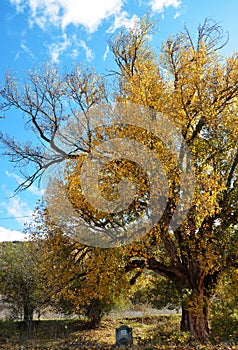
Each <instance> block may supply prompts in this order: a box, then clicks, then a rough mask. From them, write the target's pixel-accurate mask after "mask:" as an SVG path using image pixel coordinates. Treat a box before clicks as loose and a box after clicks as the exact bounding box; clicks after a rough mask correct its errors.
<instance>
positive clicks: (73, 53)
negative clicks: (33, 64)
mask: <svg viewBox="0 0 238 350" xmlns="http://www.w3.org/2000/svg"><path fill="white" fill-rule="evenodd" d="M80 48H81V50H80ZM82 49H83V51H84V53H85V56H86V58H87V61H88V62H91V61H92V60H93V59H94V53H93V51H92V50H91V49H90V47H89V46H88V45H87V43H86V42H85V41H84V40H82V39H80V40H78V38H77V37H76V35H72V36H70V37H69V36H67V34H66V33H64V34H63V35H62V36H61V37H59V38H58V41H57V42H56V41H55V42H54V43H53V44H51V45H49V54H50V58H51V61H52V62H53V63H59V61H60V57H61V56H62V55H64V54H66V55H67V56H70V57H72V58H73V59H76V58H77V57H78V56H79V55H80V51H81V52H82Z"/></svg>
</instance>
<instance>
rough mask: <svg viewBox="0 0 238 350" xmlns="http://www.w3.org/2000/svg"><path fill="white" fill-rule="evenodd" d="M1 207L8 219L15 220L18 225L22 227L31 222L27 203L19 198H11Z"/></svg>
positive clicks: (30, 213)
mask: <svg viewBox="0 0 238 350" xmlns="http://www.w3.org/2000/svg"><path fill="white" fill-rule="evenodd" d="M1 205H2V206H3V207H5V210H6V212H7V214H8V215H9V217H13V218H15V220H16V221H17V222H18V223H19V224H20V225H22V226H23V225H24V224H25V223H29V222H31V221H32V214H33V211H32V210H31V209H29V207H28V203H27V202H26V201H22V200H21V199H20V198H19V197H11V198H9V201H8V203H2V204H1Z"/></svg>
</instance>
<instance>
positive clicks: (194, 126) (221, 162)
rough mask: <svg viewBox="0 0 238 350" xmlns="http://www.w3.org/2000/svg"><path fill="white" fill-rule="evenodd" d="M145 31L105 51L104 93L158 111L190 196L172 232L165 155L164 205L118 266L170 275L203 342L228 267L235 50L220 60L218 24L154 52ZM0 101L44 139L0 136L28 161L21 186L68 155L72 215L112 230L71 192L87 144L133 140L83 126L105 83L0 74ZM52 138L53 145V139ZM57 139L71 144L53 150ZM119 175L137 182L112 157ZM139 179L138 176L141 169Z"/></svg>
mask: <svg viewBox="0 0 238 350" xmlns="http://www.w3.org/2000/svg"><path fill="white" fill-rule="evenodd" d="M150 31H151V24H150V23H149V21H148V20H147V19H143V20H142V21H141V22H139V23H137V24H136V25H135V27H134V28H133V29H131V30H130V31H129V32H128V31H124V30H123V31H121V32H120V34H119V35H118V36H116V37H114V38H112V40H111V42H110V47H111V50H112V52H113V54H114V57H115V62H116V63H117V65H118V69H119V70H118V71H117V72H114V73H115V82H117V83H118V84H117V85H116V86H117V89H115V94H114V95H113V97H114V99H115V100H116V101H120V102H131V103H134V104H136V105H143V106H145V107H149V108H150V110H151V111H152V113H151V118H154V117H155V112H158V113H163V114H165V115H166V116H167V117H168V118H169V120H171V121H172V122H173V123H174V124H175V125H176V127H177V128H178V129H179V130H180V132H181V134H182V135H183V137H184V139H185V141H186V144H187V145H188V147H189V149H190V151H191V155H192V158H193V163H194V168H195V177H196V181H195V183H194V186H195V192H194V198H193V202H192V204H191V207H190V210H189V212H188V214H187V217H186V219H185V220H184V222H183V223H182V224H181V225H180V226H179V227H177V228H175V229H174V230H173V229H171V227H170V220H171V218H172V216H173V213H174V211H175V208H176V203H177V199H178V196H179V194H180V193H179V192H180V186H179V181H177V177H178V176H179V172H177V173H176V175H175V176H174V180H175V181H173V178H172V177H171V171H172V169H173V165H174V164H173V161H174V160H173V161H171V159H170V157H169V156H168V154H167V153H164V159H163V161H164V162H165V163H166V161H167V163H168V164H167V165H168V169H169V172H170V175H169V182H170V191H169V197H168V200H167V205H166V208H165V210H164V213H163V215H162V217H161V219H160V221H159V222H158V224H157V225H155V226H154V228H153V229H152V230H151V231H150V232H149V233H148V232H145V235H144V237H143V238H142V239H140V240H139V241H137V242H135V243H133V244H131V245H130V246H128V247H127V248H126V249H125V254H126V255H127V264H126V266H125V268H126V270H127V271H132V270H135V271H136V272H135V278H136V276H138V275H139V274H140V273H141V272H142V271H143V269H146V268H147V269H151V270H153V271H156V272H158V273H159V274H162V275H164V276H166V277H168V278H170V279H172V280H173V281H174V282H175V285H176V286H177V289H178V290H179V291H180V292H181V293H183V294H184V295H186V298H185V297H184V298H183V305H182V309H183V313H182V322H181V328H182V330H187V331H190V332H191V333H192V334H193V335H194V336H195V337H196V338H197V339H199V340H201V341H203V340H206V339H207V338H208V334H209V327H208V317H209V303H210V300H211V297H212V295H213V293H214V289H215V286H216V283H217V281H218V279H219V277H220V275H221V274H222V273H224V271H226V270H228V269H230V268H232V267H235V266H237V234H236V232H237V230H236V229H237V214H238V207H237V166H238V150H237V127H238V114H237V112H238V105H237V97H238V57H237V55H236V54H234V55H232V56H230V57H228V58H226V59H224V58H223V57H222V56H221V55H220V54H219V49H220V48H221V47H223V45H224V44H225V39H224V35H223V32H222V29H221V28H220V26H219V25H217V24H216V23H214V22H212V21H210V20H205V21H204V23H203V24H202V25H200V26H199V28H198V35H197V37H196V38H195V39H194V38H193V37H192V36H191V35H190V33H189V31H188V30H187V29H186V28H185V29H184V31H183V32H181V33H179V34H178V35H176V36H172V37H169V39H168V40H167V41H166V42H165V43H164V44H163V47H162V50H161V52H160V53H159V55H157V53H156V52H155V51H154V50H153V49H152V48H151V47H150V46H149V40H148V34H151V33H150ZM112 73H113V72H112ZM1 97H2V104H1V106H2V109H5V110H7V109H9V108H17V109H18V110H21V111H23V112H24V114H25V118H26V122H27V123H28V124H30V125H31V126H32V129H33V131H34V132H35V134H36V135H37V136H38V138H39V139H40V141H41V142H42V143H43V145H44V147H42V145H41V144H40V145H39V146H35V145H34V144H29V143H27V144H23V143H17V142H16V141H15V139H14V138H10V137H8V136H5V135H3V134H1V141H2V143H3V144H4V145H5V146H6V152H5V153H6V154H7V155H8V156H10V159H11V160H12V161H13V162H16V163H17V164H19V165H20V166H21V168H22V169H24V166H25V165H28V164H29V163H32V164H34V165H35V166H36V169H35V171H34V170H33V173H32V174H31V175H29V173H26V174H25V175H26V181H25V182H24V183H23V184H22V185H21V186H20V189H24V188H25V187H27V186H30V185H31V184H32V183H33V182H34V181H35V180H36V179H38V178H40V177H41V175H42V173H43V172H44V170H45V169H46V168H49V167H50V166H51V165H52V164H54V163H57V162H60V161H62V160H65V159H68V160H69V161H70V163H69V167H68V170H67V173H66V178H65V180H64V184H65V183H66V188H67V191H68V194H69V197H71V202H72V204H73V206H74V207H75V208H76V209H77V210H76V212H77V213H78V215H83V217H84V218H85V217H86V220H88V221H89V222H90V223H91V222H93V225H95V226H97V225H98V226H99V227H100V226H102V225H103V224H105V220H106V221H107V223H108V224H109V225H112V226H113V225H114V226H115V225H118V226H121V225H122V224H124V223H125V222H123V220H122V217H118V215H114V216H113V215H112V216H108V214H106V216H105V218H104V217H103V215H104V214H103V213H101V214H98V213H97V212H96V217H94V216H93V214H95V212H90V207H89V206H88V205H87V204H86V206H85V201H84V200H83V201H82V200H81V199H82V196H81V193H80V191H78V190H75V188H76V187H77V186H80V183H79V181H78V178H77V174H78V171H80V166H81V165H80V164H81V163H80V162H81V161H82V157H84V156H85V155H86V156H87V155H88V154H90V152H91V147H92V146H93V145H95V144H97V143H100V142H102V141H103V140H107V138H108V139H110V138H111V137H112V135H113V136H119V137H121V136H122V131H123V132H124V133H125V135H126V136H128V137H129V135H130V132H131V133H132V132H133V135H134V136H133V137H134V138H135V137H136V131H135V130H134V127H131V126H126V127H125V126H123V127H124V129H123V128H122V125H121V126H120V128H116V129H113V128H109V129H107V128H106V132H105V133H103V132H102V130H101V129H100V130H101V131H100V132H99V133H98V132H93V131H92V130H91V128H90V118H89V114H88V113H89V111H90V110H91V108H92V107H93V106H95V105H100V104H103V103H104V102H105V101H107V98H108V94H107V92H106V84H105V80H104V79H103V78H102V77H99V76H97V75H96V74H95V72H94V71H92V70H88V69H84V68H82V67H75V69H74V70H73V71H72V72H71V73H68V74H63V75H60V73H59V71H58V70H57V68H55V67H53V68H50V67H48V66H47V67H46V68H45V69H43V70H42V71H41V72H40V73H37V72H33V73H30V75H29V82H28V84H25V85H23V86H19V85H17V82H16V80H15V78H14V77H12V76H11V75H10V74H7V75H6V82H5V86H4V87H3V88H2V90H1ZM70 115H73V116H74V117H75V118H76V119H78V117H79V116H80V118H81V124H82V125H83V126H84V127H85V132H84V133H83V136H82V137H77V135H76V136H75V135H73V134H74V132H73V130H75V128H74V127H73V126H72V125H68V126H67V128H68V129H64V130H68V132H67V133H66V132H61V131H62V129H61V128H62V126H63V125H64V124H65V123H66V122H67V120H69V118H70ZM122 129H123V130H122ZM142 131H143V130H141V129H140V130H138V132H137V135H138V139H139V142H140V143H144V144H145V145H146V146H147V147H151V149H153V151H154V152H155V151H156V150H157V151H158V153H160V156H162V157H163V152H162V150H161V143H160V142H159V140H158V138H156V137H153V135H151V134H150V133H146V132H142ZM59 135H60V137H61V143H60V144H59V143H57V142H56V141H57V140H56V136H57V138H58V137H59ZM150 137H151V142H150V141H149V138H150ZM63 144H64V145H67V146H69V145H70V148H67V147H62V145H63ZM49 146H50V147H51V149H53V150H54V157H52V154H49V153H47V152H45V150H46V149H47V147H49ZM69 149H70V151H68V150H69ZM123 164H124V167H123ZM128 164H129V170H128V171H127V170H125V167H126V166H128ZM75 169H76V171H75ZM116 169H118V164H115V163H114V164H110V165H109V166H108V168H105V173H104V175H106V180H105V182H103V181H101V184H100V185H101V186H102V187H103V185H105V188H106V190H105V192H106V193H105V195H106V196H107V197H110V193H108V189H109V187H110V186H109V187H108V186H107V179H108V174H109V175H110V174H111V175H112V178H113V179H112V180H110V181H111V184H112V183H113V181H114V182H115V183H118V178H117V177H116V175H115V171H116ZM174 169H177V168H176V167H174ZM119 172H120V173H121V172H123V176H124V177H125V176H127V175H128V176H129V177H130V179H131V180H133V177H134V179H135V183H136V179H137V180H138V169H137V168H136V165H135V164H133V162H129V163H128V162H121V163H120V165H119ZM140 176H141V178H144V179H145V177H144V176H143V174H141V175H140ZM109 178H110V176H109ZM120 179H121V175H120V176H119V180H120ZM72 184H73V185H74V186H73V187H72V186H71V185H72ZM75 185H77V186H76V187H75ZM148 186H149V182H148V181H144V183H143V185H142V187H141V188H140V189H139V190H138V191H139V193H140V198H139V203H140V204H139V205H138V202H137V205H136V202H135V203H134V204H135V206H134V207H130V210H129V211H128V216H126V220H127V222H126V223H127V224H128V222H130V218H131V220H132V221H133V220H134V218H135V216H137V215H139V214H138V211H139V213H140V211H141V212H143V210H144V209H145V208H146V204H147V197H148V193H149V192H148V191H149V190H148ZM143 191H144V192H143ZM143 193H144V196H143ZM77 196H78V197H77ZM77 198H79V199H80V200H78V199H77ZM82 203H83V204H82ZM85 208H86V210H85ZM91 214H92V215H91ZM71 219H72V218H71ZM108 220H109V221H108ZM69 221H70V218H69ZM135 278H134V279H135Z"/></svg>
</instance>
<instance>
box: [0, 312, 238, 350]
mask: <svg viewBox="0 0 238 350" xmlns="http://www.w3.org/2000/svg"><path fill="white" fill-rule="evenodd" d="M180 317H181V316H180V315H159V316H142V317H126V318H115V317H114V318H108V319H104V320H103V321H102V323H101V325H100V327H98V328H97V329H88V328H87V323H86V322H85V321H84V320H80V319H70V320H66V319H65V320H64V319H63V320H42V321H34V323H33V327H32V329H31V330H29V329H28V330H26V329H24V328H22V324H21V323H20V322H13V321H7V320H6V321H0V349H12V350H13V349H18V350H19V349H31V350H33V349H39V350H43V349H44V350H53V349H54V350H59V349H64V350H66V349H113V348H115V329H116V328H117V327H119V326H121V325H122V324H126V325H128V326H129V327H132V328H133V338H134V346H133V349H147V350H149V349H178V350H180V349H182V350H183V349H206V350H210V349H214V350H215V349H238V346H237V345H236V344H234V343H232V342H231V343H230V344H220V345H219V344H218V345H214V346H213V345H212V344H206V345H205V346H204V345H200V344H198V343H196V342H195V341H194V340H193V339H191V338H190V336H189V334H187V333H181V332H180V331H179V324H180ZM127 349H129V347H127Z"/></svg>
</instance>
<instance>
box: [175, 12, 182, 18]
mask: <svg viewBox="0 0 238 350" xmlns="http://www.w3.org/2000/svg"><path fill="white" fill-rule="evenodd" d="M180 15H181V12H179V11H177V12H176V13H175V15H174V19H176V18H178V17H179V16H180Z"/></svg>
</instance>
